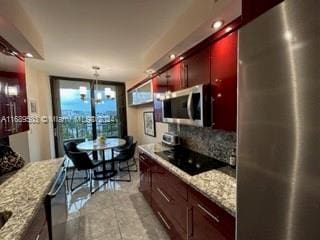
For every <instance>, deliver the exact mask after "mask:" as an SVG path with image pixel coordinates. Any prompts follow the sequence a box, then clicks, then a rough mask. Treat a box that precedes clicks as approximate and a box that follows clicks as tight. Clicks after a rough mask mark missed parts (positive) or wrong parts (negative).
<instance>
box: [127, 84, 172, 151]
mask: <svg viewBox="0 0 320 240" xmlns="http://www.w3.org/2000/svg"><path fill="white" fill-rule="evenodd" d="M137 82H138V81H135V80H133V81H128V82H126V90H127V89H129V88H130V87H131V86H133V85H134V84H135V83H137ZM127 103H128V101H127ZM147 111H153V107H152V104H147V105H143V106H140V107H128V105H127V122H128V135H132V136H133V137H134V138H135V139H136V140H137V141H138V144H139V145H141V144H147V143H158V142H161V136H162V133H164V132H167V131H168V124H166V123H156V137H151V136H148V135H145V134H144V121H143V112H147Z"/></svg>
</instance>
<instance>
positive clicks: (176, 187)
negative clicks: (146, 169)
mask: <svg viewBox="0 0 320 240" xmlns="http://www.w3.org/2000/svg"><path fill="white" fill-rule="evenodd" d="M152 183H153V184H155V185H157V186H159V187H162V188H164V189H165V190H166V191H167V192H168V194H170V195H177V194H178V195H180V196H181V197H182V198H183V199H185V200H188V188H187V185H186V184H185V183H184V182H182V181H181V180H180V179H179V178H178V177H176V176H174V175H173V174H171V173H170V172H169V171H168V170H166V169H164V168H163V167H161V166H160V165H159V164H157V163H154V164H153V166H152Z"/></svg>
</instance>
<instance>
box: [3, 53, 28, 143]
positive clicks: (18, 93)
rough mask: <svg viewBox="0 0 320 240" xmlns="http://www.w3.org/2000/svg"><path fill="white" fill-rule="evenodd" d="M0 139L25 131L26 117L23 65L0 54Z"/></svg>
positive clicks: (18, 60)
mask: <svg viewBox="0 0 320 240" xmlns="http://www.w3.org/2000/svg"><path fill="white" fill-rule="evenodd" d="M0 116H1V119H0V121H1V123H0V137H1V136H7V135H10V134H14V133H18V132H22V131H26V130H28V129H29V125H28V122H27V121H26V119H22V118H23V117H26V116H28V107H27V94H26V80H25V63H24V61H22V60H20V59H18V58H16V57H14V56H11V55H6V54H3V53H1V52H0Z"/></svg>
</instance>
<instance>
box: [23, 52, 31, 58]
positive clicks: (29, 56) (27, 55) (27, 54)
mask: <svg viewBox="0 0 320 240" xmlns="http://www.w3.org/2000/svg"><path fill="white" fill-rule="evenodd" d="M24 56H25V57H28V58H33V55H32V54H31V53H26V54H25V55H24Z"/></svg>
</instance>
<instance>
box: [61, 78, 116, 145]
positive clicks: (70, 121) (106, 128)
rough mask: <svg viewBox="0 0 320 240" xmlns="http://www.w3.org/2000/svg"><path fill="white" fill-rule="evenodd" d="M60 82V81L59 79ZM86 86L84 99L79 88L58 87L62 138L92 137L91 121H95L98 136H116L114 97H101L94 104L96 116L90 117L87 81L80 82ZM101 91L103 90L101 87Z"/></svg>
mask: <svg viewBox="0 0 320 240" xmlns="http://www.w3.org/2000/svg"><path fill="white" fill-rule="evenodd" d="M61 82H62V81H61ZM81 84H82V85H85V86H86V87H87V94H86V99H85V100H81V99H80V95H79V88H71V87H67V84H65V85H66V87H64V86H63V85H64V84H61V85H62V86H61V87H60V108H61V116H62V117H63V123H62V135H63V139H64V140H66V139H72V138H85V139H92V121H96V126H97V135H98V136H105V137H109V136H117V135H118V124H117V121H118V117H117V105H116V100H115V99H103V100H102V102H100V103H95V104H96V116H95V118H94V117H92V114H91V104H90V86H89V83H81ZM101 93H102V94H103V91H102V89H101Z"/></svg>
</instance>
